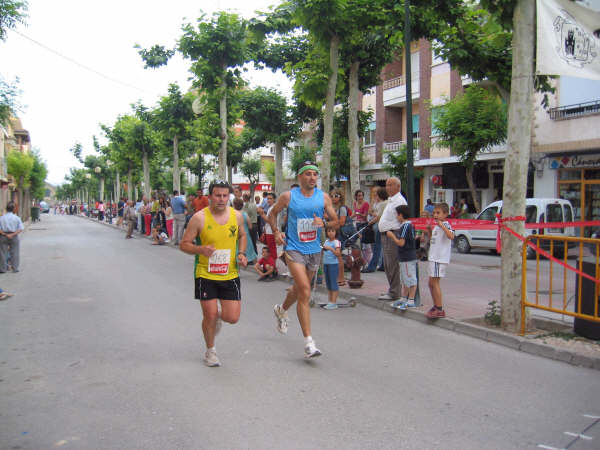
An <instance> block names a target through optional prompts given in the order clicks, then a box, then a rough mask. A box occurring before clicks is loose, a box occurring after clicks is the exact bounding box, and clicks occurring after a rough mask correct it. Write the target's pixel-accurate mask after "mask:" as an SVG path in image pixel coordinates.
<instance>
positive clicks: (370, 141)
mask: <svg viewBox="0 0 600 450" xmlns="http://www.w3.org/2000/svg"><path fill="white" fill-rule="evenodd" d="M376 128H377V124H376V122H370V123H369V129H368V130H367V132H366V133H365V135H364V136H363V146H365V147H366V146H367V145H375V130H376Z"/></svg>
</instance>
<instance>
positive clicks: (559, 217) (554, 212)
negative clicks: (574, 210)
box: [546, 204, 563, 233]
mask: <svg viewBox="0 0 600 450" xmlns="http://www.w3.org/2000/svg"><path fill="white" fill-rule="evenodd" d="M546 221H547V222H562V221H563V210H562V206H561V205H559V204H553V205H548V206H546ZM548 231H549V232H550V233H561V232H562V231H563V229H562V228H549V229H548Z"/></svg>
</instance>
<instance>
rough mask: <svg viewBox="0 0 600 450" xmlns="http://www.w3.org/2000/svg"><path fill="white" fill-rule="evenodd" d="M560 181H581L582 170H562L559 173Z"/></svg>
mask: <svg viewBox="0 0 600 450" xmlns="http://www.w3.org/2000/svg"><path fill="white" fill-rule="evenodd" d="M558 179H559V180H581V170H579V169H577V170H560V171H559V172H558Z"/></svg>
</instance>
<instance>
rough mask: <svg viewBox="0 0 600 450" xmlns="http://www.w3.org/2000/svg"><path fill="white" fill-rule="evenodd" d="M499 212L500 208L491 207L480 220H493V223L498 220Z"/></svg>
mask: <svg viewBox="0 0 600 450" xmlns="http://www.w3.org/2000/svg"><path fill="white" fill-rule="evenodd" d="M497 212H498V207H497V206H491V207H489V208H488V209H486V210H485V211H483V212H482V213H481V214H480V215H479V217H478V219H479V220H491V221H492V222H493V221H494V220H496V213H497Z"/></svg>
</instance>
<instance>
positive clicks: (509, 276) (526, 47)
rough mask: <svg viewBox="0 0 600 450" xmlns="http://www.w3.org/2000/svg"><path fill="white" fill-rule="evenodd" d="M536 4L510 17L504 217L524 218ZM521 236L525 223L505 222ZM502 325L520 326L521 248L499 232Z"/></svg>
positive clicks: (525, 4) (524, 4)
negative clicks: (511, 27) (510, 46)
mask: <svg viewBox="0 0 600 450" xmlns="http://www.w3.org/2000/svg"><path fill="white" fill-rule="evenodd" d="M534 24H535V2H534V1H532V0H518V1H517V4H516V7H515V12H514V16H513V30H514V31H513V40H512V51H513V54H512V80H511V88H510V105H509V109H508V149H507V152H506V159H505V163H504V187H503V198H502V200H503V203H502V216H503V218H510V217H519V216H525V197H526V194H527V168H528V166H529V157H530V153H531V127H532V119H533V74H534V67H533V61H534V56H535V55H534V48H535V26H534ZM506 224H507V226H509V227H510V228H512V229H513V230H514V231H516V232H517V233H519V234H521V235H524V232H525V222H524V221H511V222H507V223H506ZM501 238H502V286H501V298H502V326H503V328H505V329H506V330H508V331H512V332H517V331H518V330H519V328H520V325H521V320H525V317H521V307H520V303H521V277H522V273H521V271H522V270H521V269H522V259H521V248H522V243H521V241H520V240H519V239H517V238H516V237H514V236H512V235H511V234H510V233H508V232H506V231H504V230H503V231H502V234H501Z"/></svg>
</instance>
